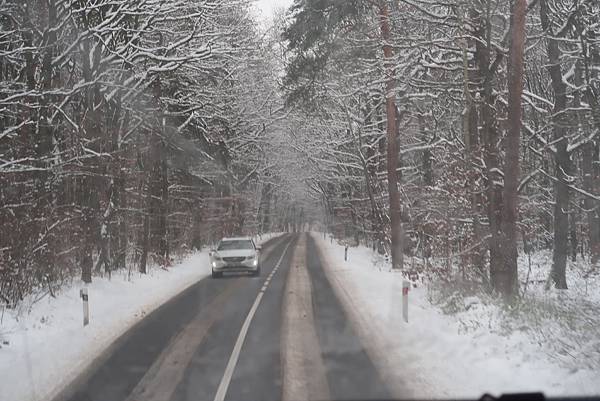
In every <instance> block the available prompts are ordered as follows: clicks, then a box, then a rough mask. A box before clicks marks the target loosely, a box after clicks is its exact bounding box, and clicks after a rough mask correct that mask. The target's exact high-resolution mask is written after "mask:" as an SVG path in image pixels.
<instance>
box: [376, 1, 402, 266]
mask: <svg viewBox="0 0 600 401" xmlns="http://www.w3.org/2000/svg"><path fill="white" fill-rule="evenodd" d="M379 23H380V27H381V39H382V41H383V56H384V59H385V62H386V94H385V96H386V121H387V130H386V133H387V179H388V194H389V202H390V221H391V253H392V268H393V269H402V267H403V256H404V254H403V238H402V236H403V231H402V219H401V214H402V212H401V205H400V192H399V191H398V171H397V168H398V138H397V136H396V135H397V131H398V129H397V116H396V79H395V71H394V68H393V62H394V60H393V56H394V54H393V50H392V46H391V44H390V41H391V35H390V25H389V12H388V7H387V4H385V3H384V2H381V3H380V5H379Z"/></svg>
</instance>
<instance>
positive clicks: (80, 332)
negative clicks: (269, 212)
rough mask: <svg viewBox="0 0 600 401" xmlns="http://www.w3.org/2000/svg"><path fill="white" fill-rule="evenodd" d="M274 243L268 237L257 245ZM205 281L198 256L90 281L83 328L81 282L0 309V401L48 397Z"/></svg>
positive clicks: (205, 267)
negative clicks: (135, 328) (86, 321)
mask: <svg viewBox="0 0 600 401" xmlns="http://www.w3.org/2000/svg"><path fill="white" fill-rule="evenodd" d="M276 236H278V234H266V235H263V236H262V238H260V239H258V238H257V242H259V243H263V242H266V241H268V240H269V239H271V238H273V237H276ZM209 274H210V268H209V264H208V252H207V251H203V252H197V253H194V254H192V255H191V256H189V257H187V258H186V259H185V260H184V261H183V262H182V263H180V264H177V265H174V266H173V267H169V268H168V270H165V269H162V268H159V267H149V271H148V274H146V275H143V274H140V273H138V272H131V276H130V277H128V272H127V271H119V272H116V273H114V274H113V276H112V278H111V279H110V280H109V279H108V278H99V277H94V280H93V282H92V283H91V284H89V285H88V286H87V288H88V292H89V300H90V324H89V325H88V326H86V327H85V328H84V327H83V324H82V319H83V317H82V301H81V298H80V297H79V290H80V288H82V284H81V282H80V281H76V282H74V283H73V284H72V285H71V286H69V287H67V288H63V289H62V290H61V292H60V293H59V294H58V295H57V297H56V298H51V297H45V298H43V299H42V300H39V301H37V302H35V303H33V304H32V302H33V299H32V298H30V299H26V300H25V301H24V302H23V303H22V304H21V307H20V309H19V310H16V311H15V310H4V311H2V310H0V316H1V315H3V316H2V323H1V324H0V347H1V348H0V378H1V381H2V384H1V385H0V400H3V401H4V400H6V401H13V400H14V401H37V400H47V399H49V398H51V397H52V396H53V395H55V394H56V392H57V391H59V390H60V389H61V388H63V387H64V386H65V385H67V384H68V383H70V382H71V381H72V380H73V379H74V378H75V377H76V374H77V373H79V372H81V371H82V370H83V369H85V367H86V366H88V364H89V363H90V362H91V361H93V360H94V359H95V358H96V357H97V356H99V355H100V354H101V353H102V351H103V350H105V349H106V348H107V347H108V346H109V345H110V344H111V343H112V342H113V341H114V340H115V339H117V338H118V337H119V336H120V335H121V334H123V333H125V332H126V331H127V329H129V328H130V327H132V326H133V325H134V324H135V323H137V322H138V321H140V320H141V319H142V318H143V317H144V316H145V315H146V314H148V313H150V312H152V311H153V310H154V309H156V308H157V307H159V306H160V305H162V304H163V303H165V302H166V301H168V300H169V299H171V298H172V297H174V296H175V295H177V294H179V293H180V292H182V291H183V290H185V289H186V288H188V287H189V286H191V285H193V284H194V283H196V282H198V281H199V280H201V279H203V278H205V277H207V276H208V275H209Z"/></svg>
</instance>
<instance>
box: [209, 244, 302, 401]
mask: <svg viewBox="0 0 600 401" xmlns="http://www.w3.org/2000/svg"><path fill="white" fill-rule="evenodd" d="M291 243H292V242H291V241H290V242H288V244H287V245H286V246H285V248H284V249H283V252H282V253H281V257H280V258H279V260H278V261H277V264H276V265H275V268H274V269H273V272H275V271H276V270H277V269H278V268H279V265H281V262H282V261H283V257H284V256H285V254H286V252H287V250H288V248H289V247H290V244H291ZM273 272H272V273H271V274H273ZM265 285H266V286H268V283H266V282H265ZM265 289H266V288H265ZM263 294H264V291H262V290H261V291H259V293H258V295H257V296H256V299H255V300H254V303H253V304H252V308H250V312H248V316H246V320H244V324H243V325H242V329H241V330H240V334H239V335H238V338H237V340H236V341H235V345H234V347H233V351H232V352H231V356H230V357H229V361H228V362H227V366H226V367H225V373H224V374H223V378H221V383H219V388H217V394H215V399H214V401H224V400H225V395H226V394H227V389H228V388H229V383H230V382H231V378H232V376H233V371H234V370H235V366H236V365H237V362H238V359H239V357H240V351H241V350H242V345H244V340H245V339H246V335H247V334H248V329H249V328H250V323H252V318H253V317H254V314H255V313H256V310H257V309H258V305H259V304H260V301H261V300H262V297H263Z"/></svg>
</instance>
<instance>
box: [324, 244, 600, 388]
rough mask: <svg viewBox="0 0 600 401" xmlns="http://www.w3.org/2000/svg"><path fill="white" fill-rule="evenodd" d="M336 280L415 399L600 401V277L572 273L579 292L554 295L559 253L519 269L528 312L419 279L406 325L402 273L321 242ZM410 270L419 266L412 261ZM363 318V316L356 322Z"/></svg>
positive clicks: (575, 268) (572, 268)
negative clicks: (589, 398) (551, 279)
mask: <svg viewBox="0 0 600 401" xmlns="http://www.w3.org/2000/svg"><path fill="white" fill-rule="evenodd" d="M313 237H314V238H315V239H316V240H317V242H318V244H319V246H320V247H321V249H322V250H323V251H324V254H325V255H326V258H327V259H328V260H329V266H328V269H329V274H334V275H335V277H336V279H339V280H340V281H341V283H343V285H344V287H345V291H346V292H347V293H349V294H352V295H351V297H352V298H353V301H352V309H353V310H352V311H350V313H351V314H355V317H357V318H358V319H362V320H363V321H365V320H366V321H368V322H369V325H370V330H372V333H373V334H374V335H373V336H372V337H373V338H376V339H378V341H379V343H380V344H379V346H380V347H383V348H384V349H383V353H384V354H385V357H386V359H388V360H390V361H391V363H392V366H393V371H394V372H393V375H394V376H395V379H396V380H397V381H401V382H402V383H404V384H403V385H404V386H407V387H409V388H407V393H409V394H411V395H412V398H478V397H480V396H481V395H482V394H483V393H492V394H496V395H498V394H501V393H508V392H513V393H514V392H531V391H543V392H545V393H546V395H550V396H565V395H597V394H600V380H598V378H600V332H599V330H600V286H599V285H600V277H598V275H592V274H590V266H589V264H587V263H585V262H579V263H573V264H570V265H569V273H568V282H569V286H570V289H569V290H563V291H557V290H554V289H551V290H546V289H545V280H546V278H547V276H548V271H549V268H550V265H551V254H548V253H545V252H542V253H538V254H536V255H535V256H534V257H532V260H531V270H529V263H528V259H527V258H521V259H520V260H519V270H520V274H519V276H520V279H521V280H522V283H521V291H522V292H523V291H524V290H525V285H524V284H525V283H524V281H525V279H526V277H527V273H528V271H529V282H528V284H527V288H526V290H525V294H524V296H523V297H522V300H521V302H520V304H519V305H518V306H517V307H515V308H511V309H509V308H506V307H504V306H503V304H502V303H501V302H500V301H499V300H496V299H493V298H490V297H487V296H485V295H482V293H481V292H479V293H478V292H476V291H473V290H472V289H471V290H470V292H468V291H465V290H464V289H462V290H461V289H460V288H459V287H457V286H456V284H453V285H452V286H451V285H450V284H443V283H439V282H435V280H420V281H418V282H417V283H415V285H416V287H415V288H411V291H410V295H409V323H404V322H403V321H402V316H401V310H402V309H401V292H402V287H401V286H402V284H401V283H402V280H403V278H402V274H400V273H397V272H392V271H390V268H389V263H388V262H386V260H385V259H383V258H382V257H381V256H379V255H376V254H375V253H373V252H372V251H371V250H370V249H368V248H366V247H362V246H360V247H354V248H349V250H348V254H349V260H348V261H347V262H345V261H344V248H343V246H341V245H339V244H337V243H336V242H335V241H333V242H332V241H331V240H330V239H329V238H328V239H327V240H324V239H323V235H322V234H316V233H314V234H313ZM408 263H410V258H409V260H408ZM356 315H358V316H356Z"/></svg>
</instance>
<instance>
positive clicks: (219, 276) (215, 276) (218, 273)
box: [212, 270, 223, 278]
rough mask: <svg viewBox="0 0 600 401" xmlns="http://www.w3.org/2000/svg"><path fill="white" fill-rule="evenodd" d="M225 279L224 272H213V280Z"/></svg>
mask: <svg viewBox="0 0 600 401" xmlns="http://www.w3.org/2000/svg"><path fill="white" fill-rule="evenodd" d="M221 277H223V272H216V271H214V270H213V271H212V278H221Z"/></svg>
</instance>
